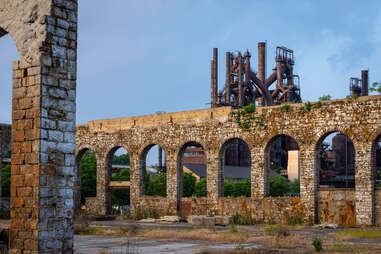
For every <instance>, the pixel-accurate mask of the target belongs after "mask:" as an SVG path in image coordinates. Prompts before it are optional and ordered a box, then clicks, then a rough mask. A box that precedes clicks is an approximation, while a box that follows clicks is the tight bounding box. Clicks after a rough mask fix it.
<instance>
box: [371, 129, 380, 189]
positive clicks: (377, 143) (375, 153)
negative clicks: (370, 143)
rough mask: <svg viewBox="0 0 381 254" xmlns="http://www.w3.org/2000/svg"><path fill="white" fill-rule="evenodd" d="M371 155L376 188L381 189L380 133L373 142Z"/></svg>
mask: <svg viewBox="0 0 381 254" xmlns="http://www.w3.org/2000/svg"><path fill="white" fill-rule="evenodd" d="M372 156H375V157H373V163H374V165H375V169H376V172H375V176H376V177H375V178H376V179H375V184H376V188H380V189H381V134H380V135H378V137H377V138H376V141H375V143H374V151H373V154H372Z"/></svg>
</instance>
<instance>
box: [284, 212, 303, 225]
mask: <svg viewBox="0 0 381 254" xmlns="http://www.w3.org/2000/svg"><path fill="white" fill-rule="evenodd" d="M286 221H287V224H288V225H299V224H302V222H303V219H302V215H301V214H300V213H296V214H293V215H291V216H287V218H286Z"/></svg>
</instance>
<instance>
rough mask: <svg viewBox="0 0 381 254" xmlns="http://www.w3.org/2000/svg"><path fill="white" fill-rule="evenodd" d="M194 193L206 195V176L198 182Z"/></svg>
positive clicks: (199, 195)
mask: <svg viewBox="0 0 381 254" xmlns="http://www.w3.org/2000/svg"><path fill="white" fill-rule="evenodd" d="M194 195H195V196H196V197H206V178H203V179H201V180H200V181H199V182H198V183H196V186H195V190H194Z"/></svg>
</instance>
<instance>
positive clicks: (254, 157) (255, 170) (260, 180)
mask: <svg viewBox="0 0 381 254" xmlns="http://www.w3.org/2000/svg"><path fill="white" fill-rule="evenodd" d="M250 153H251V198H253V199H261V198H263V197H264V196H266V195H267V194H268V191H269V184H268V180H269V179H268V176H269V175H268V174H269V172H268V170H267V169H266V168H265V163H264V162H265V148H264V147H263V146H254V147H253V148H252V149H251V150H250Z"/></svg>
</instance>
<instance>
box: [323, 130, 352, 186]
mask: <svg viewBox="0 0 381 254" xmlns="http://www.w3.org/2000/svg"><path fill="white" fill-rule="evenodd" d="M316 154H317V160H316V163H317V167H316V169H317V170H318V173H319V186H320V187H328V188H355V148H354V145H353V142H352V140H351V139H350V138H349V137H348V136H347V135H345V134H344V133H342V132H339V131H336V132H331V133H328V134H326V135H324V136H323V137H322V138H321V139H320V141H319V142H318V144H317V151H316Z"/></svg>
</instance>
